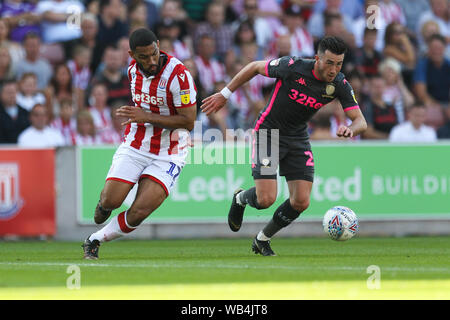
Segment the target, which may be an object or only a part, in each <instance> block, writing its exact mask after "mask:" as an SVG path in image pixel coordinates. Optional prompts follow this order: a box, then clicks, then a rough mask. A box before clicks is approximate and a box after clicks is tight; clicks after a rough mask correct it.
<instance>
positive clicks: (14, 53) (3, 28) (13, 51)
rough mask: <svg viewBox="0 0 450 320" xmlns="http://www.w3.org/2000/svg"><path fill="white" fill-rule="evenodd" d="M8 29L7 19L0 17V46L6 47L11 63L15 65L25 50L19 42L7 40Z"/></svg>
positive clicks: (22, 56)
mask: <svg viewBox="0 0 450 320" xmlns="http://www.w3.org/2000/svg"><path fill="white" fill-rule="evenodd" d="M9 31H10V30H9V25H8V21H7V20H6V19H3V18H0V46H3V47H6V48H8V50H9V55H10V59H11V61H12V63H13V64H14V65H17V64H19V63H20V62H21V61H22V60H23V58H24V57H25V50H24V49H23V48H22V46H21V45H20V44H19V43H17V42H14V41H11V40H9Z"/></svg>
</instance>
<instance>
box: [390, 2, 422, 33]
mask: <svg viewBox="0 0 450 320" xmlns="http://www.w3.org/2000/svg"><path fill="white" fill-rule="evenodd" d="M395 2H397V3H398V4H399V5H400V7H401V8H402V11H403V13H404V15H405V19H406V27H407V28H408V30H411V31H413V32H415V31H416V30H417V22H418V21H419V18H420V16H421V15H422V13H424V12H426V11H429V10H430V4H429V0H414V3H413V5H411V0H395Z"/></svg>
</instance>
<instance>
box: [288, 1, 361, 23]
mask: <svg viewBox="0 0 450 320" xmlns="http://www.w3.org/2000/svg"><path fill="white" fill-rule="evenodd" d="M297 2H298V1H297ZM300 2H307V1H300ZM310 2H316V3H315V5H314V13H320V12H323V11H324V10H325V7H326V5H327V4H326V0H317V1H315V0H313V1H310ZM362 2H363V1H361V0H342V1H341V3H340V7H339V11H340V12H345V13H346V14H347V15H348V16H349V17H350V18H352V19H357V18H360V17H362V16H363V15H364V12H363V10H364V8H363V5H362Z"/></svg>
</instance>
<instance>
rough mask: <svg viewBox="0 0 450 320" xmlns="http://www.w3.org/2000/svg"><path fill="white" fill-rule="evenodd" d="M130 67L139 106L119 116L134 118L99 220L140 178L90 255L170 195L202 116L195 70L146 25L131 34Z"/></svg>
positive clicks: (89, 242)
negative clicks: (165, 47)
mask: <svg viewBox="0 0 450 320" xmlns="http://www.w3.org/2000/svg"><path fill="white" fill-rule="evenodd" d="M129 54H130V56H131V57H132V58H133V60H132V61H131V63H130V66H129V68H128V78H129V80H130V85H131V93H132V96H133V102H134V104H135V105H134V106H123V107H120V108H119V109H118V110H117V115H118V116H123V117H126V118H128V121H126V122H124V123H123V125H126V126H127V127H126V129H125V133H124V139H123V143H122V144H121V145H120V146H119V148H118V149H117V151H116V153H115V154H114V157H113V161H112V165H111V168H110V170H109V172H108V175H107V178H106V182H105V186H104V188H103V190H102V192H101V194H100V201H99V202H98V205H97V207H96V209H95V216H94V221H95V222H96V223H97V224H101V223H103V222H105V221H106V220H107V219H108V218H109V216H110V215H111V212H112V210H114V209H117V208H119V207H120V206H121V205H122V203H123V201H124V200H125V198H126V197H127V195H128V193H129V192H130V190H131V188H132V187H133V186H134V184H136V183H138V189H137V193H136V198H135V200H134V202H133V203H132V205H131V207H130V208H129V209H128V210H127V211H124V212H121V213H119V214H118V215H117V216H115V217H113V218H112V219H111V221H110V222H109V223H108V224H107V225H106V226H104V227H103V228H102V229H100V230H99V231H97V232H95V233H93V234H91V235H90V236H89V237H88V238H87V239H86V240H85V242H84V243H83V245H82V246H83V249H84V258H85V259H97V258H98V250H99V246H100V244H101V243H102V242H105V241H111V240H114V239H117V238H119V237H121V236H124V235H127V234H129V233H130V232H132V231H133V230H135V229H136V228H137V227H138V226H139V225H140V224H141V222H142V221H144V220H145V219H146V218H147V217H148V216H149V215H150V214H151V213H152V212H153V211H154V210H156V209H157V208H158V207H159V206H160V205H161V204H162V202H163V201H164V200H165V199H166V198H167V197H168V195H169V193H170V190H171V188H172V187H173V185H174V183H175V181H176V179H177V178H178V176H179V174H180V172H181V170H182V168H183V166H184V165H185V162H186V161H185V159H186V156H187V152H188V150H187V149H188V148H187V146H188V139H189V132H188V131H190V130H192V129H193V127H194V121H195V118H196V110H197V107H196V104H197V102H196V88H195V84H194V80H193V78H192V76H191V74H190V72H189V70H188V69H187V68H186V67H185V66H184V65H183V64H182V63H181V62H180V61H179V60H178V59H176V58H175V57H172V56H170V55H168V54H167V53H165V52H162V51H160V50H159V41H158V39H157V38H156V36H155V35H154V33H153V32H152V31H150V30H148V29H146V28H140V29H137V30H135V31H134V32H133V33H132V34H131V36H130V51H129Z"/></svg>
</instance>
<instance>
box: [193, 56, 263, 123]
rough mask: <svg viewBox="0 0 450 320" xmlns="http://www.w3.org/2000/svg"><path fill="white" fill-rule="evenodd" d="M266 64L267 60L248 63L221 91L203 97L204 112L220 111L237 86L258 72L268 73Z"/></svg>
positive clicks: (202, 106) (208, 113)
mask: <svg viewBox="0 0 450 320" xmlns="http://www.w3.org/2000/svg"><path fill="white" fill-rule="evenodd" d="M265 66H266V61H253V62H250V63H249V64H247V65H246V66H245V67H244V68H242V70H241V71H239V72H238V73H237V74H236V75H235V76H234V77H233V79H231V81H230V82H229V83H228V84H227V86H226V87H225V88H224V89H223V90H222V91H221V92H217V93H215V94H213V95H211V96H209V97H207V98H205V99H203V101H202V105H201V106H200V108H201V109H202V112H205V113H206V115H210V114H211V113H213V112H217V111H219V110H220V109H221V108H222V107H223V106H224V105H225V103H226V102H227V99H228V98H229V97H230V96H231V94H232V93H233V92H234V91H235V90H236V89H237V88H239V87H240V86H242V85H243V84H244V83H246V82H247V81H249V80H250V79H252V78H253V77H254V76H256V75H258V74H262V75H266V71H265Z"/></svg>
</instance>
